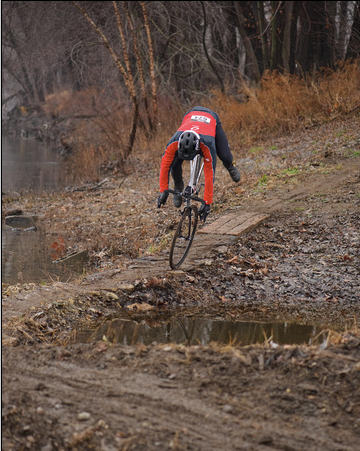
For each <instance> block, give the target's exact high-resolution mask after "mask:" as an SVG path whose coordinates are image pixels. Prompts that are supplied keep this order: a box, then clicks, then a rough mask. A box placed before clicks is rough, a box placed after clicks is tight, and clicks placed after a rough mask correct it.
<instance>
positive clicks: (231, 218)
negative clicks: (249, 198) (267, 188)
mask: <svg viewBox="0 0 360 451" xmlns="http://www.w3.org/2000/svg"><path fill="white" fill-rule="evenodd" d="M266 218H268V215H264V214H259V213H255V212H240V211H236V212H232V213H229V214H228V215H225V216H222V217H221V218H219V219H217V220H216V221H214V222H212V223H211V224H209V225H206V226H205V227H203V228H202V229H200V230H199V231H198V233H211V234H216V235H235V236H237V235H240V234H242V233H245V232H248V231H249V230H251V229H253V228H255V227H256V226H257V225H258V224H260V223H261V222H262V221H263V220H264V219H266Z"/></svg>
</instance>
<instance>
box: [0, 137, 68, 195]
mask: <svg viewBox="0 0 360 451" xmlns="http://www.w3.org/2000/svg"><path fill="white" fill-rule="evenodd" d="M1 167H2V169H1V188H2V192H5V193H13V192H16V193H20V194H21V193H23V192H33V193H42V192H44V191H56V190H57V189H58V188H59V187H63V186H64V184H65V176H64V167H63V165H62V164H61V158H60V156H59V155H58V154H57V153H56V152H54V151H52V150H51V149H49V147H48V146H47V145H46V144H44V143H42V142H39V141H37V140H35V139H21V138H17V137H4V136H3V137H2V138H1Z"/></svg>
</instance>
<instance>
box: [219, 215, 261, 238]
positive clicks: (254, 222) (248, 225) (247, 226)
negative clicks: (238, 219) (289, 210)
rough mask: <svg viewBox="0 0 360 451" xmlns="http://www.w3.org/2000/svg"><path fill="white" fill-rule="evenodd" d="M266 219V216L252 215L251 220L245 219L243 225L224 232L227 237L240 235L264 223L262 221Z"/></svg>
mask: <svg viewBox="0 0 360 451" xmlns="http://www.w3.org/2000/svg"><path fill="white" fill-rule="evenodd" d="M266 218H268V216H266V215H254V216H252V217H251V218H249V219H247V220H246V221H244V222H243V223H241V224H239V225H238V226H236V227H234V228H233V229H230V230H228V231H227V232H226V234H227V235H240V234H241V233H245V232H248V231H249V230H251V229H254V228H255V227H256V226H258V225H259V224H260V222H262V221H264V219H266Z"/></svg>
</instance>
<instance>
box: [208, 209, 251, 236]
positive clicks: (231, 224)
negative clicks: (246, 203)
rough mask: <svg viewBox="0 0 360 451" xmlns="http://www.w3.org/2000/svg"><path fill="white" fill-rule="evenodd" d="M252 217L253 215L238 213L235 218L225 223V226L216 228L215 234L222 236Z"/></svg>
mask: <svg viewBox="0 0 360 451" xmlns="http://www.w3.org/2000/svg"><path fill="white" fill-rule="evenodd" d="M253 215H254V213H241V212H238V213H237V215H236V216H235V217H232V218H231V219H230V220H229V221H227V222H225V224H223V225H222V226H220V227H217V229H216V233H218V234H220V235H224V234H225V233H227V232H228V231H229V230H232V229H234V228H236V227H238V226H239V225H240V224H242V223H243V222H245V221H247V220H249V219H251V217H252V216H253Z"/></svg>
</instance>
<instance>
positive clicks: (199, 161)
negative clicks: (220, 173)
mask: <svg viewBox="0 0 360 451" xmlns="http://www.w3.org/2000/svg"><path fill="white" fill-rule="evenodd" d="M203 168H204V159H203V156H202V155H196V157H195V158H194V159H193V160H190V177H189V183H188V185H187V186H186V187H185V189H184V190H183V192H182V193H180V192H179V191H175V190H173V189H167V190H166V192H168V193H171V194H177V195H179V194H180V195H181V196H182V197H183V201H184V206H185V208H186V207H190V205H191V201H192V200H195V201H196V202H200V203H201V204H204V205H205V201H204V200H203V199H200V197H198V196H197V195H198V194H199V192H200V190H201V186H202V185H200V186H199V180H200V177H201V174H202V170H203Z"/></svg>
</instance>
